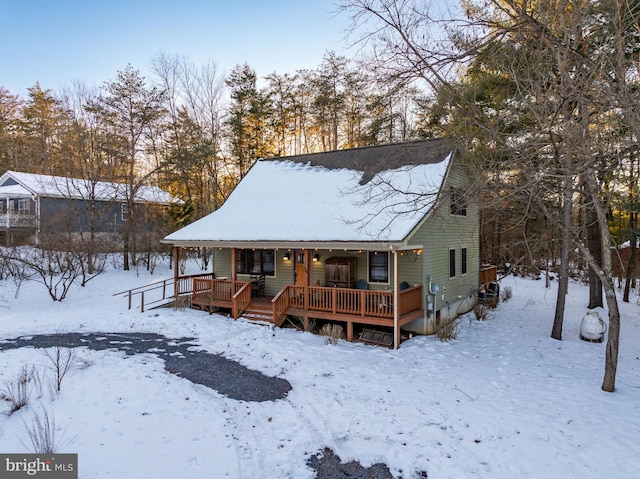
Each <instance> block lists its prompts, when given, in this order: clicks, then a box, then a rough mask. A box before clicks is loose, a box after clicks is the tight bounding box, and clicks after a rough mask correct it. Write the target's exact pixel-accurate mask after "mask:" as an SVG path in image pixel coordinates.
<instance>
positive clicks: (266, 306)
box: [242, 297, 275, 324]
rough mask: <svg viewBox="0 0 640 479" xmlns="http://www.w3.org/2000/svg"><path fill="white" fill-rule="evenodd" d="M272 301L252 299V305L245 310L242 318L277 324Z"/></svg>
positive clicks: (266, 298) (268, 299)
mask: <svg viewBox="0 0 640 479" xmlns="http://www.w3.org/2000/svg"><path fill="white" fill-rule="evenodd" d="M271 299H272V298H270V297H265V298H254V299H252V300H251V304H249V306H247V308H246V309H245V310H244V313H242V317H243V318H247V319H250V320H251V321H259V322H263V323H272V324H273V323H275V321H274V319H273V307H272V305H271Z"/></svg>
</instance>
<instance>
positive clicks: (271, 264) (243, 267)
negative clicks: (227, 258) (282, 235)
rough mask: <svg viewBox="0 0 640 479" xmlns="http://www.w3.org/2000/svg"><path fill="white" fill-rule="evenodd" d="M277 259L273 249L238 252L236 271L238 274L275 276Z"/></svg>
mask: <svg viewBox="0 0 640 479" xmlns="http://www.w3.org/2000/svg"><path fill="white" fill-rule="evenodd" d="M275 257H276V255H275V251H274V250H272V249H263V250H246V249H242V250H238V252H237V255H236V270H237V271H238V274H263V275H265V276H275V274H276V263H275Z"/></svg>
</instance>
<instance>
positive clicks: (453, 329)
mask: <svg viewBox="0 0 640 479" xmlns="http://www.w3.org/2000/svg"><path fill="white" fill-rule="evenodd" d="M458 327H459V322H458V318H456V319H452V320H443V319H441V320H439V321H438V324H437V326H436V338H438V339H439V340H440V341H442V342H447V341H451V340H453V339H456V338H457V337H458V329H459V328H458Z"/></svg>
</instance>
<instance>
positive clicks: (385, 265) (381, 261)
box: [369, 251, 389, 283]
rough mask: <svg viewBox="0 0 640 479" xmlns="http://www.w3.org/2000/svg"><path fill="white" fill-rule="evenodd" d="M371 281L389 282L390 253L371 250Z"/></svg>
mask: <svg viewBox="0 0 640 479" xmlns="http://www.w3.org/2000/svg"><path fill="white" fill-rule="evenodd" d="M369 282H370V283H388V282H389V253H388V252H386V251H383V252H378V251H369Z"/></svg>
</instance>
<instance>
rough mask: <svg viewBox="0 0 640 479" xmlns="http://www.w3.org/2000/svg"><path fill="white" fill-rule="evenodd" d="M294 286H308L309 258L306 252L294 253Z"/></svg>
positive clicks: (298, 251)
mask: <svg viewBox="0 0 640 479" xmlns="http://www.w3.org/2000/svg"><path fill="white" fill-rule="evenodd" d="M293 254H294V256H293V257H294V259H295V271H296V281H295V284H296V286H309V256H308V253H307V251H300V250H297V251H294V253H293Z"/></svg>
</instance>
